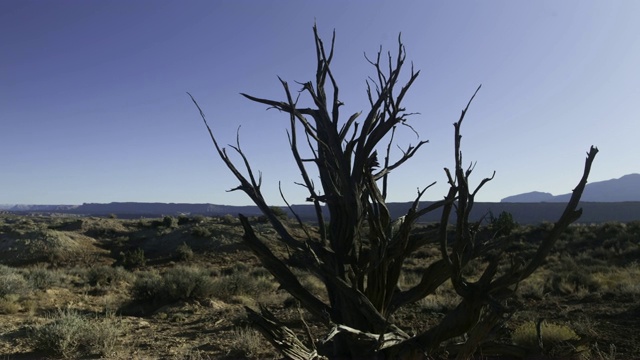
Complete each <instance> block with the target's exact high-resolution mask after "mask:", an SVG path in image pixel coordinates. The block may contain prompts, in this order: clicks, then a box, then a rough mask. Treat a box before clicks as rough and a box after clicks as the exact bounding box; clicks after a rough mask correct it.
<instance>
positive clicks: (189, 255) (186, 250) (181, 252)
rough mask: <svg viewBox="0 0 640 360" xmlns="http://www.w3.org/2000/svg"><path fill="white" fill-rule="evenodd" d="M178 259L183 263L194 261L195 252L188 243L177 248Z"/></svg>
mask: <svg viewBox="0 0 640 360" xmlns="http://www.w3.org/2000/svg"><path fill="white" fill-rule="evenodd" d="M176 257H177V258H178V259H179V260H182V261H189V260H191V259H193V250H192V249H191V247H190V246H189V245H187V243H185V242H183V243H182V244H180V245H178V246H177V247H176Z"/></svg>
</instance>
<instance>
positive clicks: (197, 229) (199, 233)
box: [191, 225, 211, 239]
mask: <svg viewBox="0 0 640 360" xmlns="http://www.w3.org/2000/svg"><path fill="white" fill-rule="evenodd" d="M191 235H193V236H194V237H197V238H203V239H207V238H210V237H211V230H209V229H207V228H205V227H203V226H200V225H198V226H194V227H193V229H192V230H191Z"/></svg>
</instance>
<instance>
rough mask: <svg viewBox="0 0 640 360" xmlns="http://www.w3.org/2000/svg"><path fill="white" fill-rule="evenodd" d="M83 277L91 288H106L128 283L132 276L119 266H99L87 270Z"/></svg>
mask: <svg viewBox="0 0 640 360" xmlns="http://www.w3.org/2000/svg"><path fill="white" fill-rule="evenodd" d="M85 276H86V281H87V283H89V285H91V286H108V285H114V284H117V283H120V282H125V281H130V280H131V276H132V275H131V273H129V272H127V271H126V270H125V269H124V268H123V267H121V266H116V267H113V266H107V265H100V266H96V267H92V268H90V269H88V271H87V272H86V275H85Z"/></svg>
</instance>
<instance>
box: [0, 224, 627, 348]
mask: <svg viewBox="0 0 640 360" xmlns="http://www.w3.org/2000/svg"><path fill="white" fill-rule="evenodd" d="M161 220H162V219H160V220H158V221H161ZM105 221H109V222H108V223H107V222H105ZM152 221H154V220H153V219H145V220H143V221H141V220H127V219H115V220H114V219H98V218H83V219H82V220H81V221H79V220H78V219H65V218H55V219H49V218H46V217H32V218H25V217H17V216H14V217H11V218H10V219H9V220H8V219H7V217H6V216H5V217H3V216H0V232H2V233H0V236H4V235H2V234H6V233H7V232H8V233H11V234H15V233H16V232H17V231H16V230H15V229H14V226H15V227H16V228H18V229H25V227H28V228H30V229H34V228H44V229H49V228H51V227H55V229H56V231H59V232H60V233H61V234H62V235H65V236H66V237H67V238H76V239H80V238H81V236H80V235H82V236H88V235H87V234H93V235H95V236H96V237H95V238H93V237H92V238H91V239H92V241H91V242H88V243H87V244H91V245H92V246H94V247H93V248H89V247H85V248H84V250H83V251H84V252H86V253H87V254H89V255H90V257H91V258H93V259H95V260H94V263H93V264H92V265H91V266H87V265H84V264H82V263H78V262H77V261H75V260H74V259H70V260H69V261H68V262H60V263H58V264H57V266H55V267H54V266H52V264H49V263H47V262H46V259H44V260H43V258H42V257H39V258H38V259H39V261H34V260H33V259H30V258H28V257H26V255H27V254H26V253H25V255H24V256H20V259H23V261H24V262H22V263H16V262H15V258H16V257H15V256H13V255H11V256H7V253H4V256H3V257H1V258H0V261H2V262H3V264H2V265H0V292H2V294H3V296H0V316H1V317H2V321H1V322H0V332H2V333H3V334H4V335H3V337H2V338H0V353H2V354H12V355H9V358H11V357H12V356H14V355H15V356H17V357H20V356H22V357H24V358H44V357H48V358H55V357H64V356H66V357H67V358H79V359H81V358H84V359H89V358H136V357H138V358H169V359H172V358H175V359H178V358H180V359H183V358H193V359H215V358H224V357H225V356H228V357H232V358H238V357H254V358H273V357H276V355H275V353H274V352H273V349H272V347H271V346H270V345H268V343H267V342H266V341H265V340H264V339H263V338H262V337H261V335H259V334H258V333H257V332H256V331H255V330H253V329H252V328H249V327H247V324H248V323H247V318H246V315H245V309H244V307H245V306H249V307H250V308H252V309H258V308H259V307H260V306H261V305H262V306H268V308H269V309H270V310H271V311H272V312H273V313H274V314H276V315H277V316H278V317H280V318H283V319H284V321H285V323H286V324H287V325H288V326H289V327H290V328H291V329H292V330H294V331H295V333H296V334H297V336H298V337H299V338H300V339H305V338H306V335H305V334H306V332H307V326H308V327H309V331H311V333H312V336H313V337H314V338H315V339H322V338H323V336H324V332H323V327H322V323H320V322H318V321H317V320H315V319H314V318H313V317H312V316H311V315H310V314H309V312H307V311H304V310H303V311H302V312H299V310H298V309H299V307H300V303H299V301H298V300H296V299H295V298H294V297H292V296H290V295H289V294H287V293H286V292H285V291H283V290H278V289H277V288H278V284H277V282H275V281H274V279H273V276H272V275H271V274H270V273H269V272H268V271H267V270H266V269H265V268H263V267H261V266H260V265H259V263H258V262H257V260H256V259H255V257H254V256H252V255H250V254H249V252H248V250H247V249H246V248H245V247H243V246H242V244H241V236H242V227H241V226H240V224H239V223H236V225H235V226H233V225H227V224H224V223H223V222H222V221H220V219H216V218H205V219H203V220H202V221H199V222H192V221H190V222H188V223H186V224H182V225H180V226H179V227H176V228H174V229H172V230H171V232H169V233H167V234H164V235H158V233H157V232H156V230H155V229H154V228H152V227H151V226H150V224H151V222H152ZM287 221H288V222H287V226H289V227H290V228H295V226H297V225H296V224H295V223H294V222H293V220H292V219H288V220H287ZM255 224H257V223H255ZM639 224H640V222H638V223H627V224H600V225H576V226H571V227H569V228H568V229H567V230H565V232H563V234H562V237H561V239H560V240H559V242H558V243H557V244H556V247H555V250H554V251H553V252H552V255H551V256H550V257H548V258H547V261H546V263H545V264H544V265H543V267H542V268H541V269H540V271H539V272H536V273H535V274H534V275H532V276H531V277H529V278H528V279H527V280H526V281H524V282H522V283H520V284H519V286H518V289H517V294H518V295H517V299H516V300H515V301H514V302H513V303H512V304H513V306H519V307H520V308H521V309H522V311H521V312H520V313H518V315H517V316H514V317H512V318H510V320H509V321H507V322H506V323H505V324H504V326H505V329H508V331H504V332H501V333H497V334H496V336H498V338H499V339H502V341H503V342H505V343H513V344H524V345H526V346H524V348H525V350H526V351H527V352H526V354H529V355H526V356H530V357H535V356H543V355H544V356H552V355H553V356H556V357H558V356H560V357H562V358H565V356H563V354H565V353H563V352H562V351H565V350H566V349H567V348H568V347H569V346H577V347H579V348H580V349H581V350H582V349H584V351H582V352H581V354H582V355H580V356H582V357H583V358H584V357H586V356H587V355H588V356H589V358H592V359H607V360H612V359H627V358H638V357H640V346H638V343H637V341H635V340H634V337H633V336H632V335H630V334H636V333H639V332H640V328H639V327H638V323H637V322H636V321H635V319H636V318H637V315H638V310H640V309H638V307H637V303H638V302H639V301H640V294H639V293H638V286H637V281H636V279H637V278H638V277H639V276H640V266H638V256H637V255H636V254H637V249H638V248H640V226H639ZM487 225H488V224H487ZM197 227H202V228H206V229H208V230H209V231H211V234H212V235H211V239H202V238H199V237H195V236H194V235H193V229H195V228H197ZM259 227H260V229H261V233H262V234H264V235H263V236H265V237H266V240H265V241H268V242H269V243H270V244H273V245H278V242H277V237H276V235H275V233H274V232H273V229H272V228H271V227H270V226H269V225H268V224H259ZM429 228H430V227H429V226H427V225H420V226H418V228H417V229H415V232H416V234H421V233H422V232H424V231H428V229H429ZM549 230H550V227H549V225H548V224H541V225H518V226H517V227H516V228H514V229H513V231H512V233H511V235H510V236H511V238H510V239H511V243H510V246H511V247H510V248H509V249H508V250H507V253H508V254H527V253H530V252H531V251H532V250H533V249H535V247H536V245H537V244H538V243H539V241H540V239H541V238H542V237H544V234H545V233H546V232H548V231H549ZM30 231H32V230H30ZM307 231H312V232H311V234H314V232H313V231H317V230H316V229H313V228H312V227H308V228H307ZM105 234H112V236H113V237H109V236H106V235H105ZM213 238H217V239H223V238H224V240H215V241H214V240H213ZM3 239H5V240H4V241H5V242H4V243H2V244H5V245H8V244H12V246H13V243H8V242H6V241H7V240H6V239H7V237H6V236H5V237H4V238H3ZM162 239H167V240H170V241H169V242H167V244H171V245H167V246H166V248H157V247H158V245H157V244H164V243H163V242H159V241H160V240H162ZM163 241H164V240H163ZM183 243H185V244H199V246H203V247H201V248H199V249H203V251H197V252H195V251H194V253H193V257H192V258H190V259H188V260H181V261H180V263H174V261H175V260H176V249H177V246H179V245H180V244H183ZM221 244H224V246H221ZM205 245H206V247H204V246H205ZM83 246H84V245H83ZM137 248H140V249H143V250H144V254H145V259H146V265H145V266H144V267H143V268H141V269H140V268H138V269H136V268H133V269H130V270H127V269H125V268H124V267H122V266H114V264H116V263H118V260H119V259H120V257H119V252H120V251H121V250H123V249H131V250H133V249H137ZM3 249H6V248H3ZM91 249H93V250H91ZM114 249H117V251H114ZM147 249H155V251H151V250H149V251H147ZM274 251H276V253H277V254H279V255H285V254H288V251H289V250H288V249H287V248H286V247H277V246H276V247H275V250H274ZM438 253H439V249H438V244H435V243H426V244H425V245H423V247H421V248H420V250H419V251H416V252H415V253H414V254H413V256H411V257H409V258H407V259H406V260H405V267H406V271H405V272H403V275H402V277H401V282H400V283H399V286H400V287H401V289H409V288H411V287H412V286H415V284H416V283H419V282H420V280H421V277H420V273H421V271H424V269H425V268H428V267H429V266H430V265H431V264H432V262H433V254H438ZM10 254H15V252H11V253H10ZM36 255H37V254H36ZM7 263H9V264H11V265H7ZM299 264H300V259H295V258H291V260H290V265H288V266H290V267H291V270H292V272H293V273H294V274H295V276H296V277H297V278H298V279H300V283H301V285H302V286H303V287H304V288H305V289H307V290H308V291H309V292H310V293H312V294H314V296H316V297H318V298H320V299H327V297H328V293H327V289H326V286H325V285H324V283H323V282H322V281H321V279H320V278H319V277H318V276H317V274H314V273H313V272H310V271H308V270H306V269H304V268H302V267H299V266H300V265H299ZM478 270H482V268H480V269H478ZM477 275H478V274H477V273H475V274H474V272H473V271H471V270H468V271H467V276H469V277H470V278H474V277H475V276H477ZM554 279H555V280H554ZM203 284H204V285H203ZM458 304H459V298H458V296H457V294H456V292H455V289H454V288H453V286H452V284H451V283H450V282H446V283H445V284H443V286H441V287H439V288H438V289H437V291H435V292H434V294H431V295H429V296H427V297H425V298H423V299H421V300H420V301H417V302H416V303H415V304H412V305H411V306H410V307H408V308H406V309H403V310H401V311H399V312H397V313H396V314H395V315H394V316H395V317H396V318H397V319H399V321H402V323H403V324H406V326H407V328H406V329H407V330H408V331H411V329H420V326H424V324H425V323H426V324H431V323H437V321H439V319H441V318H442V317H443V316H444V315H445V314H446V313H447V312H449V311H450V310H451V309H454V308H455V307H456V306H458ZM136 307H138V308H136ZM60 309H64V310H60ZM115 314H117V315H115ZM541 317H543V318H545V320H544V322H543V327H542V336H543V337H548V338H549V339H553V338H554V337H553V336H555V335H553V331H554V330H553V329H551V330H549V329H547V328H546V327H547V326H549V325H551V326H559V327H561V328H562V329H561V331H560V333H561V334H562V333H563V332H566V333H569V334H572V333H570V332H569V331H568V330H567V329H570V330H571V331H573V333H575V335H576V336H577V337H578V340H575V338H572V339H574V340H571V339H568V340H567V339H565V340H560V341H558V342H554V341H553V340H544V341H545V342H544V349H543V350H539V349H537V348H536V347H534V348H531V347H530V345H531V344H532V343H531V342H530V339H531V338H532V336H533V339H534V340H535V341H537V339H536V336H537V334H536V333H535V324H536V322H537V320H538V319H539V318H541ZM301 319H304V320H305V323H306V324H307V325H305V323H303V322H302V321H301ZM532 324H533V325H532ZM532 326H533V327H532ZM79 328H82V329H84V330H83V331H82V335H81V334H80V332H79V331H76V330H74V329H79ZM532 329H533V335H531V334H532V332H531V331H532ZM516 330H517V331H516ZM525 330H526V331H525ZM550 331H551V332H550ZM36 334H38V335H36ZM62 334H67V335H68V340H64V339H67V338H66V337H62ZM116 334H117V335H116ZM527 334H528V335H527ZM67 335H65V336H67ZM572 336H573V335H572ZM561 338H562V337H561ZM37 339H39V340H37ZM46 339H48V340H46ZM89 339H91V340H89ZM523 339H529V340H523ZM316 341H317V343H316V345H317V346H323V343H322V341H320V340H316ZM527 341H529V342H528V343H527ZM100 344H102V345H100ZM251 344H258V345H255V346H254V345H251ZM527 344H528V345H527ZM533 344H534V345H536V344H537V343H535V342H534V343H533ZM552 344H556V345H552ZM514 346H516V345H514ZM523 354H524V353H523ZM536 354H539V355H536ZM523 356H524V355H523Z"/></svg>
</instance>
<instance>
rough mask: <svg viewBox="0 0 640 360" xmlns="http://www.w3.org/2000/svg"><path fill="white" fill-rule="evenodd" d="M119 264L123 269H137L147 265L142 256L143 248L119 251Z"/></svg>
mask: <svg viewBox="0 0 640 360" xmlns="http://www.w3.org/2000/svg"><path fill="white" fill-rule="evenodd" d="M119 264H120V265H122V266H123V267H124V268H125V269H129V270H131V269H137V268H141V267H144V266H145V265H147V259H146V258H145V257H144V250H143V249H141V248H137V249H135V250H129V251H126V252H121V253H120V259H119Z"/></svg>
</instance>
